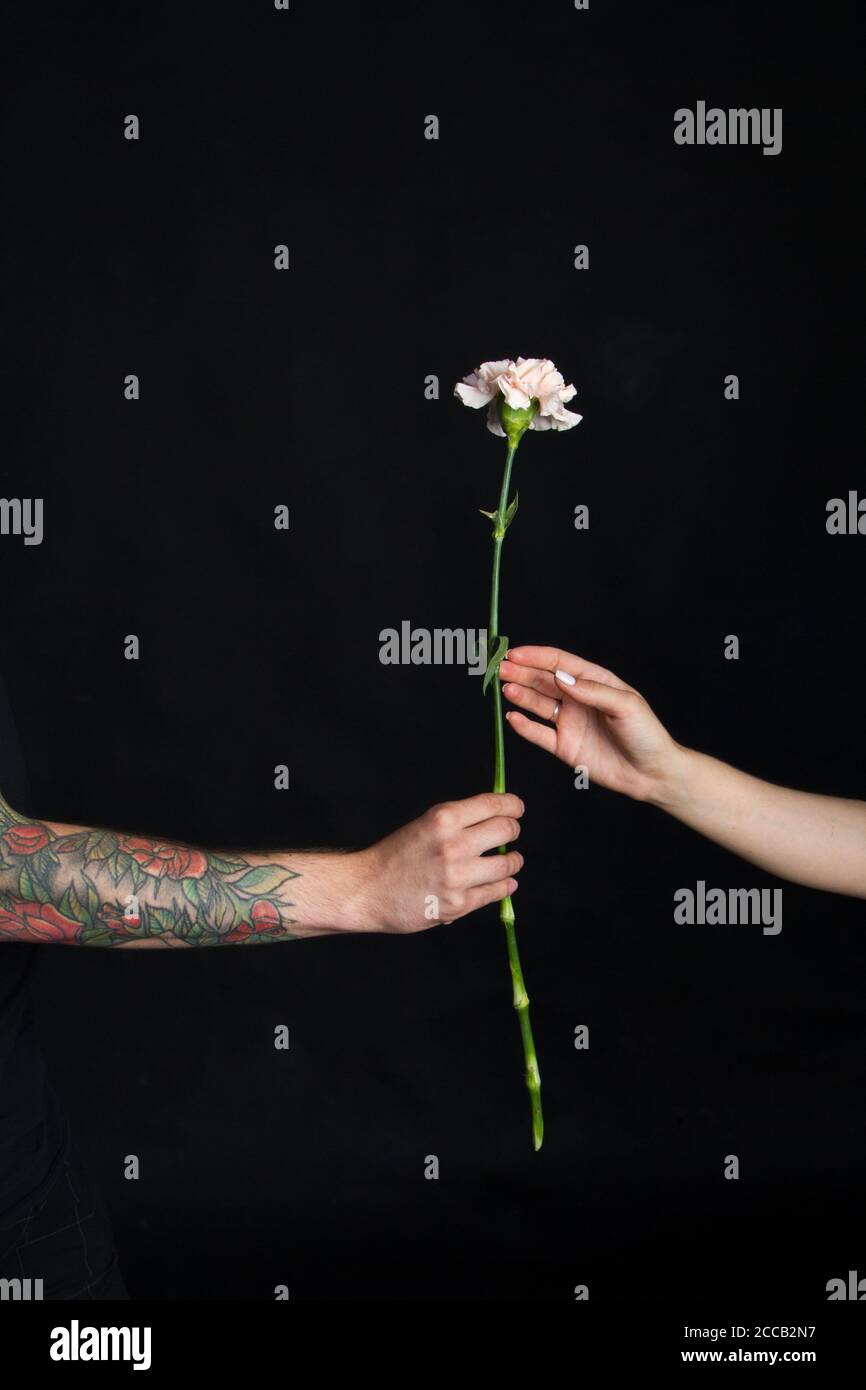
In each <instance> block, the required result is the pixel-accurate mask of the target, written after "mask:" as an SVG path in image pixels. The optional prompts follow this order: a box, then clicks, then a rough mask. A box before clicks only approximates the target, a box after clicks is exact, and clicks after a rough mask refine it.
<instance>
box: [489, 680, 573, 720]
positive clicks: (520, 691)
mask: <svg viewBox="0 0 866 1390" xmlns="http://www.w3.org/2000/svg"><path fill="white" fill-rule="evenodd" d="M550 683H551V685H553V684H554V681H553V677H552V676H551V677H550ZM502 693H503V695H504V696H505V698H506V700H510V701H511V703H512V705H519V706H520V708H521V709H526V710H529V713H530V714H537V715H538V717H539V719H552V718H553V712H554V710H555V709H556V704H557V701H561V700H562V696H561V694H560V692H559V690H557V691H556V697H555V698H553V697H552V696H549V695H538V694H537V693H536V692H535V691H534V690H529V689H528V688H527V687H526V686H525V685H516V684H515V683H514V682H513V681H509V682H508V684H507V685H503V687H502Z"/></svg>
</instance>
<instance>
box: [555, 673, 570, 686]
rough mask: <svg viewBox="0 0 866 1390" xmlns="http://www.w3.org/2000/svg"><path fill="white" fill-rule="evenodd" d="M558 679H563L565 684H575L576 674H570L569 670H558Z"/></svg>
mask: <svg viewBox="0 0 866 1390" xmlns="http://www.w3.org/2000/svg"><path fill="white" fill-rule="evenodd" d="M556 679H557V680H558V681H562V684H563V685H574V676H570V675H569V674H568V672H567V671H557V673H556Z"/></svg>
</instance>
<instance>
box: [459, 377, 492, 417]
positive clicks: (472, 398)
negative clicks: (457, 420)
mask: <svg viewBox="0 0 866 1390" xmlns="http://www.w3.org/2000/svg"><path fill="white" fill-rule="evenodd" d="M454 394H455V396H459V397H460V399H461V401H462V402H463V404H464V405H468V406H469V407H470V409H472V410H480V409H481V407H482V406H483V405H488V404H489V403H490V397H491V395H492V391H491V388H490V387H488V386H487V385H486V384H485V385H481V384H479V385H476V384H475V382H473V381H470V380H469V379H468V377H467V379H466V381H459V382H458V383H457V385H456V386H455V387H454Z"/></svg>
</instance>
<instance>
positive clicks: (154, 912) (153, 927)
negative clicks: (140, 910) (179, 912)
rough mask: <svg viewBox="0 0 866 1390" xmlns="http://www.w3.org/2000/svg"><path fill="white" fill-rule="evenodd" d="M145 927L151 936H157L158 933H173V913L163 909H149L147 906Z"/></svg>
mask: <svg viewBox="0 0 866 1390" xmlns="http://www.w3.org/2000/svg"><path fill="white" fill-rule="evenodd" d="M146 912H147V925H148V929H149V931H150V934H151V935H152V936H159V934H160V932H164V931H174V913H173V912H169V911H168V909H167V908H164V907H151V906H150V904H148V905H147V908H146Z"/></svg>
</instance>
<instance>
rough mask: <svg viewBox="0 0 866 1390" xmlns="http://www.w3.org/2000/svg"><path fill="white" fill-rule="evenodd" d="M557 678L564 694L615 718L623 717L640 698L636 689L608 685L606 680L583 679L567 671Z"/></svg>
mask: <svg viewBox="0 0 866 1390" xmlns="http://www.w3.org/2000/svg"><path fill="white" fill-rule="evenodd" d="M556 680H557V684H558V685H559V688H560V690H561V691H562V693H563V695H568V696H569V697H570V698H571V699H572V700H576V701H577V702H578V704H581V705H591V706H592V708H593V709H600V710H601V712H602V714H610V715H613V716H614V718H622V716H623V715H624V714H627V713H628V711H629V710H630V709H631V708H632V707H633V705H634V702H635V701H636V700H639V699H640V696H639V695H638V694H637V692H636V691H634V690H627V689H625V688H624V687H623V688H622V689H620V688H619V687H618V686H614V685H606V684H605V682H604V681H591V680H581V679H580V678H578V677H575V676H570V675H569V674H568V672H567V671H563V672H562V673H561V674H559V673H558V674H557V677H556Z"/></svg>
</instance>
